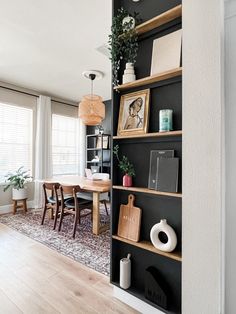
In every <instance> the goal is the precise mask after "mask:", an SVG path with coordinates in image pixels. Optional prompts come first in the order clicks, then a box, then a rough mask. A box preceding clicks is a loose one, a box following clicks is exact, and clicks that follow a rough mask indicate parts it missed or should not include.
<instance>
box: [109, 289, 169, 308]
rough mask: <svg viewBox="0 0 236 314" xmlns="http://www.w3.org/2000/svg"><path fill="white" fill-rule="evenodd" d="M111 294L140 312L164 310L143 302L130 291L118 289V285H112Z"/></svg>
mask: <svg viewBox="0 0 236 314" xmlns="http://www.w3.org/2000/svg"><path fill="white" fill-rule="evenodd" d="M113 295H114V297H115V298H117V299H119V300H120V301H121V302H123V303H126V304H127V305H129V306H131V307H132V308H134V309H135V310H137V311H138V312H140V313H142V314H154V313H155V314H163V313H164V312H162V311H160V310H158V309H156V308H154V307H153V306H151V305H149V304H147V303H146V302H143V301H142V300H140V299H138V298H136V297H135V296H133V295H131V294H130V293H128V292H126V291H124V290H123V289H120V288H118V287H115V286H114V287H113Z"/></svg>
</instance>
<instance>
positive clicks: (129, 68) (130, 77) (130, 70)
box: [122, 62, 136, 84]
mask: <svg viewBox="0 0 236 314" xmlns="http://www.w3.org/2000/svg"><path fill="white" fill-rule="evenodd" d="M135 80H136V75H135V73H134V65H133V63H130V62H128V63H126V65H125V71H124V74H123V77H122V83H123V84H125V83H129V82H133V81H135Z"/></svg>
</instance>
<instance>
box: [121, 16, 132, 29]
mask: <svg viewBox="0 0 236 314" xmlns="http://www.w3.org/2000/svg"><path fill="white" fill-rule="evenodd" d="M122 27H123V30H124V31H129V30H131V29H133V28H134V27H135V19H134V18H133V17H132V16H126V17H124V18H123V20H122Z"/></svg>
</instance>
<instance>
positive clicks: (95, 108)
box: [79, 71, 105, 125]
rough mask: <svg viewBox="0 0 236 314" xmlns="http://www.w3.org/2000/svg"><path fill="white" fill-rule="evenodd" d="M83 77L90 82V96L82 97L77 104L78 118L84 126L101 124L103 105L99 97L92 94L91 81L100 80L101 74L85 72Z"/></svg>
mask: <svg viewBox="0 0 236 314" xmlns="http://www.w3.org/2000/svg"><path fill="white" fill-rule="evenodd" d="M83 76H84V77H86V78H87V79H90V80H91V94H90V95H85V96H83V98H82V101H81V102H80V104H79V118H81V119H82V121H83V123H84V124H85V125H98V124H101V122H102V120H103V119H104V118H105V105H104V103H103V102H102V97H101V96H98V95H94V94H93V81H94V80H95V79H101V78H102V77H103V74H102V73H101V72H99V71H85V72H83Z"/></svg>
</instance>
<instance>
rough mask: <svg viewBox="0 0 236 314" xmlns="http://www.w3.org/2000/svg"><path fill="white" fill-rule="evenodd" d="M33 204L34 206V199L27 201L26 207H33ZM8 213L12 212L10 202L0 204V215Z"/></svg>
mask: <svg viewBox="0 0 236 314" xmlns="http://www.w3.org/2000/svg"><path fill="white" fill-rule="evenodd" d="M34 206H35V202H34V201H28V202H27V207H28V208H34ZM9 213H12V204H9V205H3V206H0V215H2V214H9Z"/></svg>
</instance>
